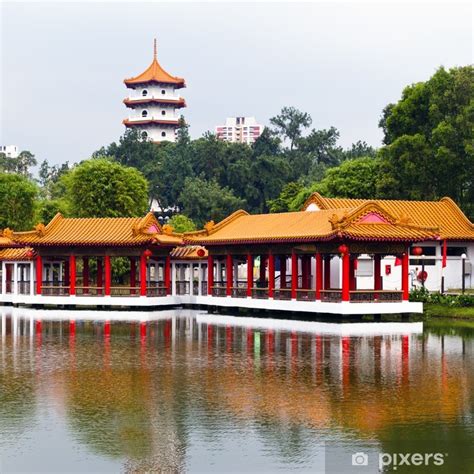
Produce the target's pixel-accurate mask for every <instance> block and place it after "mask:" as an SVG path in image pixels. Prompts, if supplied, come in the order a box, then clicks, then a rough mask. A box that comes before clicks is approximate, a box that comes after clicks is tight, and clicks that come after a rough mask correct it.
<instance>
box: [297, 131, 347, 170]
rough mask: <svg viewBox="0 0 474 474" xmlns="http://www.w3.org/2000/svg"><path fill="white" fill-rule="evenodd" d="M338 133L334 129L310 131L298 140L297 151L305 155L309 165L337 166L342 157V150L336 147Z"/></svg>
mask: <svg viewBox="0 0 474 474" xmlns="http://www.w3.org/2000/svg"><path fill="white" fill-rule="evenodd" d="M338 140H339V131H338V130H337V129H336V128H335V127H330V128H329V129H327V130H325V129H323V130H315V129H313V130H311V133H310V134H309V135H308V136H306V137H303V138H301V139H300V140H299V144H298V149H299V150H301V151H302V152H304V153H307V154H308V155H309V156H310V158H311V163H315V164H325V165H329V166H334V165H337V164H338V163H339V162H340V161H341V159H342V156H343V151H342V148H340V147H338V146H337V141H338Z"/></svg>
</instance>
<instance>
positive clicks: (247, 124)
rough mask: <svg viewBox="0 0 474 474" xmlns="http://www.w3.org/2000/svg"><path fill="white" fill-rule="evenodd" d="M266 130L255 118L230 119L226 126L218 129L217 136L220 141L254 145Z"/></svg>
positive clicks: (219, 126) (227, 120)
mask: <svg viewBox="0 0 474 474" xmlns="http://www.w3.org/2000/svg"><path fill="white" fill-rule="evenodd" d="M263 129H264V126H263V125H260V124H258V123H257V121H256V120H255V117H229V118H227V119H226V121H225V125H218V126H217V127H216V135H217V138H219V139H220V140H224V141H226V142H232V143H247V144H248V145H252V143H255V141H256V140H257V138H258V137H259V136H260V135H261V134H262V132H263Z"/></svg>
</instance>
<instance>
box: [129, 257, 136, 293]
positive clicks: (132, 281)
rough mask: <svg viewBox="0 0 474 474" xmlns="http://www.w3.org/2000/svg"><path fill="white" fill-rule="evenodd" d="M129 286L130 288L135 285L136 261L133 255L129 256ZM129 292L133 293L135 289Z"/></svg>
mask: <svg viewBox="0 0 474 474" xmlns="http://www.w3.org/2000/svg"><path fill="white" fill-rule="evenodd" d="M130 286H131V287H132V288H135V287H136V286H137V262H136V261H135V257H130ZM131 293H132V295H134V294H135V290H132V291H131Z"/></svg>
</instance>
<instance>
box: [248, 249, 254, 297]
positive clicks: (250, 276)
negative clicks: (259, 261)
mask: <svg viewBox="0 0 474 474" xmlns="http://www.w3.org/2000/svg"><path fill="white" fill-rule="evenodd" d="M252 287H253V255H250V254H249V253H248V254H247V297H249V298H250V297H251V296H252Z"/></svg>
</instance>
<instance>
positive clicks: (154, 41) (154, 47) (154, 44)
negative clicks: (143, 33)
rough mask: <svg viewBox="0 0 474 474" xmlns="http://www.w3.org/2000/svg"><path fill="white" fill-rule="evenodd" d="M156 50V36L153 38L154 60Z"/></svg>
mask: <svg viewBox="0 0 474 474" xmlns="http://www.w3.org/2000/svg"><path fill="white" fill-rule="evenodd" d="M156 50H157V47H156V38H154V39H153V59H155V60H156Z"/></svg>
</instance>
